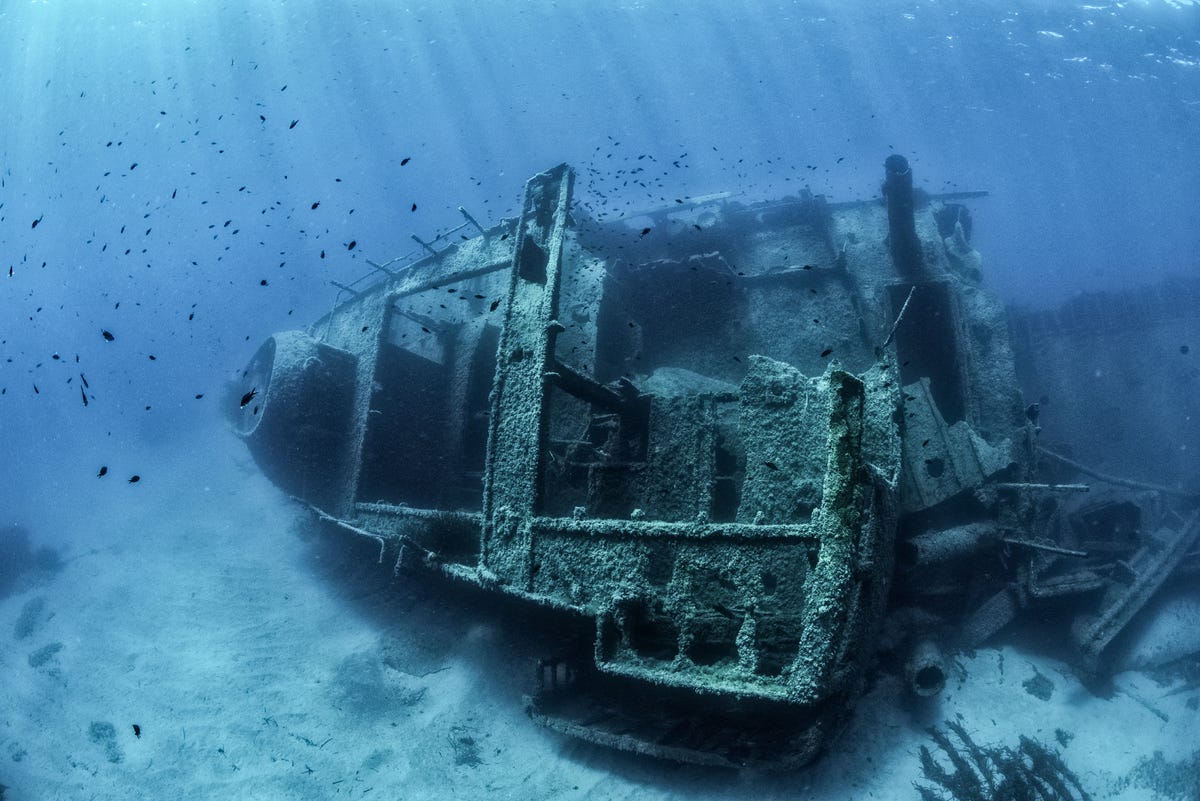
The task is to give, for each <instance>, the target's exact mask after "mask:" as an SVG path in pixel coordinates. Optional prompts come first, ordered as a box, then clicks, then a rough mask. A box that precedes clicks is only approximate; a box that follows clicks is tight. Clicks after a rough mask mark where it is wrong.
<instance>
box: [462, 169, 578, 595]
mask: <svg viewBox="0 0 1200 801" xmlns="http://www.w3.org/2000/svg"><path fill="white" fill-rule="evenodd" d="M574 179H575V174H574V172H572V171H571V169H570V168H569V167H568V166H567V165H565V164H560V165H559V166H557V167H555V168H554V169H552V170H550V171H548V172H544V173H541V174H540V175H535V176H534V177H533V178H530V179H529V182H528V183H526V184H525V200H524V202H523V203H522V211H521V219H520V221H519V222H518V224H517V230H516V236H517V246H516V249H515V252H514V253H513V262H512V277H511V281H510V284H509V291H508V301H507V305H506V306H505V310H504V328H503V330H502V331H501V333H500V345H499V348H498V350H497V354H496V380H495V383H494V384H493V386H492V406H491V417H490V420H489V423H488V450H487V463H486V468H485V474H484V485H483V541H482V547H481V549H480V567H481V568H482V569H484V570H486V571H489V572H490V573H491V574H492V575H494V576H495V577H496V578H497V579H498V580H499V581H501V582H504V583H507V584H511V585H514V586H517V587H521V588H527V587H528V586H529V582H530V581H531V561H532V554H531V548H532V535H531V533H530V528H529V526H530V521H531V519H532V517H533V515H535V514H536V513H537V511H538V504H539V500H540V497H541V489H542V486H541V485H542V471H543V461H544V459H545V457H546V425H547V422H546V401H547V387H546V374H547V373H548V372H552V371H553V369H554V368H553V366H554V364H555V363H556V362H555V359H554V341H555V337H556V336H557V333H558V331H559V330H560V329H561V326H559V325H557V324H556V323H555V321H554V318H555V316H556V315H557V313H558V291H559V271H560V268H561V266H562V251H563V239H564V236H565V234H566V229H567V211H568V207H569V206H570V202H571V189H572V185H573V184H574Z"/></svg>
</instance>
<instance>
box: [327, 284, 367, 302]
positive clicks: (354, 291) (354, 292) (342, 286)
mask: <svg viewBox="0 0 1200 801" xmlns="http://www.w3.org/2000/svg"><path fill="white" fill-rule="evenodd" d="M329 283H331V284H333V285H334V286H336V287H337V288H338V289H340V290H342V291H343V292H349V293H350V294H351V295H353V296H354V297H356V298H357V297H358V296H359V295H361V294H362V293H361V292H359V291H358V290H357V289H351V288H350V287H348V286H346V285H345V284H343V283H340V282H338V281H332V280H331V281H330V282H329Z"/></svg>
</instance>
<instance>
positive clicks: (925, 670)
mask: <svg viewBox="0 0 1200 801" xmlns="http://www.w3.org/2000/svg"><path fill="white" fill-rule="evenodd" d="M904 679H905V681H906V682H907V683H908V689H909V692H911V693H912V694H913V695H915V696H917V697H918V698H932V697H933V696H935V695H937V694H938V693H940V692H941V691H942V689H943V688H944V687H945V686H946V662H945V660H944V659H943V658H942V649H941V648H940V647H938V644H937V643H936V642H935V641H933V640H931V639H928V638H925V639H920V640H917V642H916V644H915V645H914V646H913V649H912V651H911V652H910V653H909V655H908V662H907V663H906V664H905V666H904Z"/></svg>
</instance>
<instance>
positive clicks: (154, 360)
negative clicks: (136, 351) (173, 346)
mask: <svg viewBox="0 0 1200 801" xmlns="http://www.w3.org/2000/svg"><path fill="white" fill-rule="evenodd" d="M150 361H152V362H156V361H158V357H157V356H155V355H154V354H153V353H151V354H150Z"/></svg>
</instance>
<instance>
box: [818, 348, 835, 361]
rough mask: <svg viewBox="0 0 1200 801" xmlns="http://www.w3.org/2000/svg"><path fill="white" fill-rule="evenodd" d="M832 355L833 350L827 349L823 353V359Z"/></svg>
mask: <svg viewBox="0 0 1200 801" xmlns="http://www.w3.org/2000/svg"><path fill="white" fill-rule="evenodd" d="M831 353H833V348H826V349H825V350H823V351H821V358H822V359H824V358H825V357H826V356H828V355H829V354H831Z"/></svg>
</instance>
